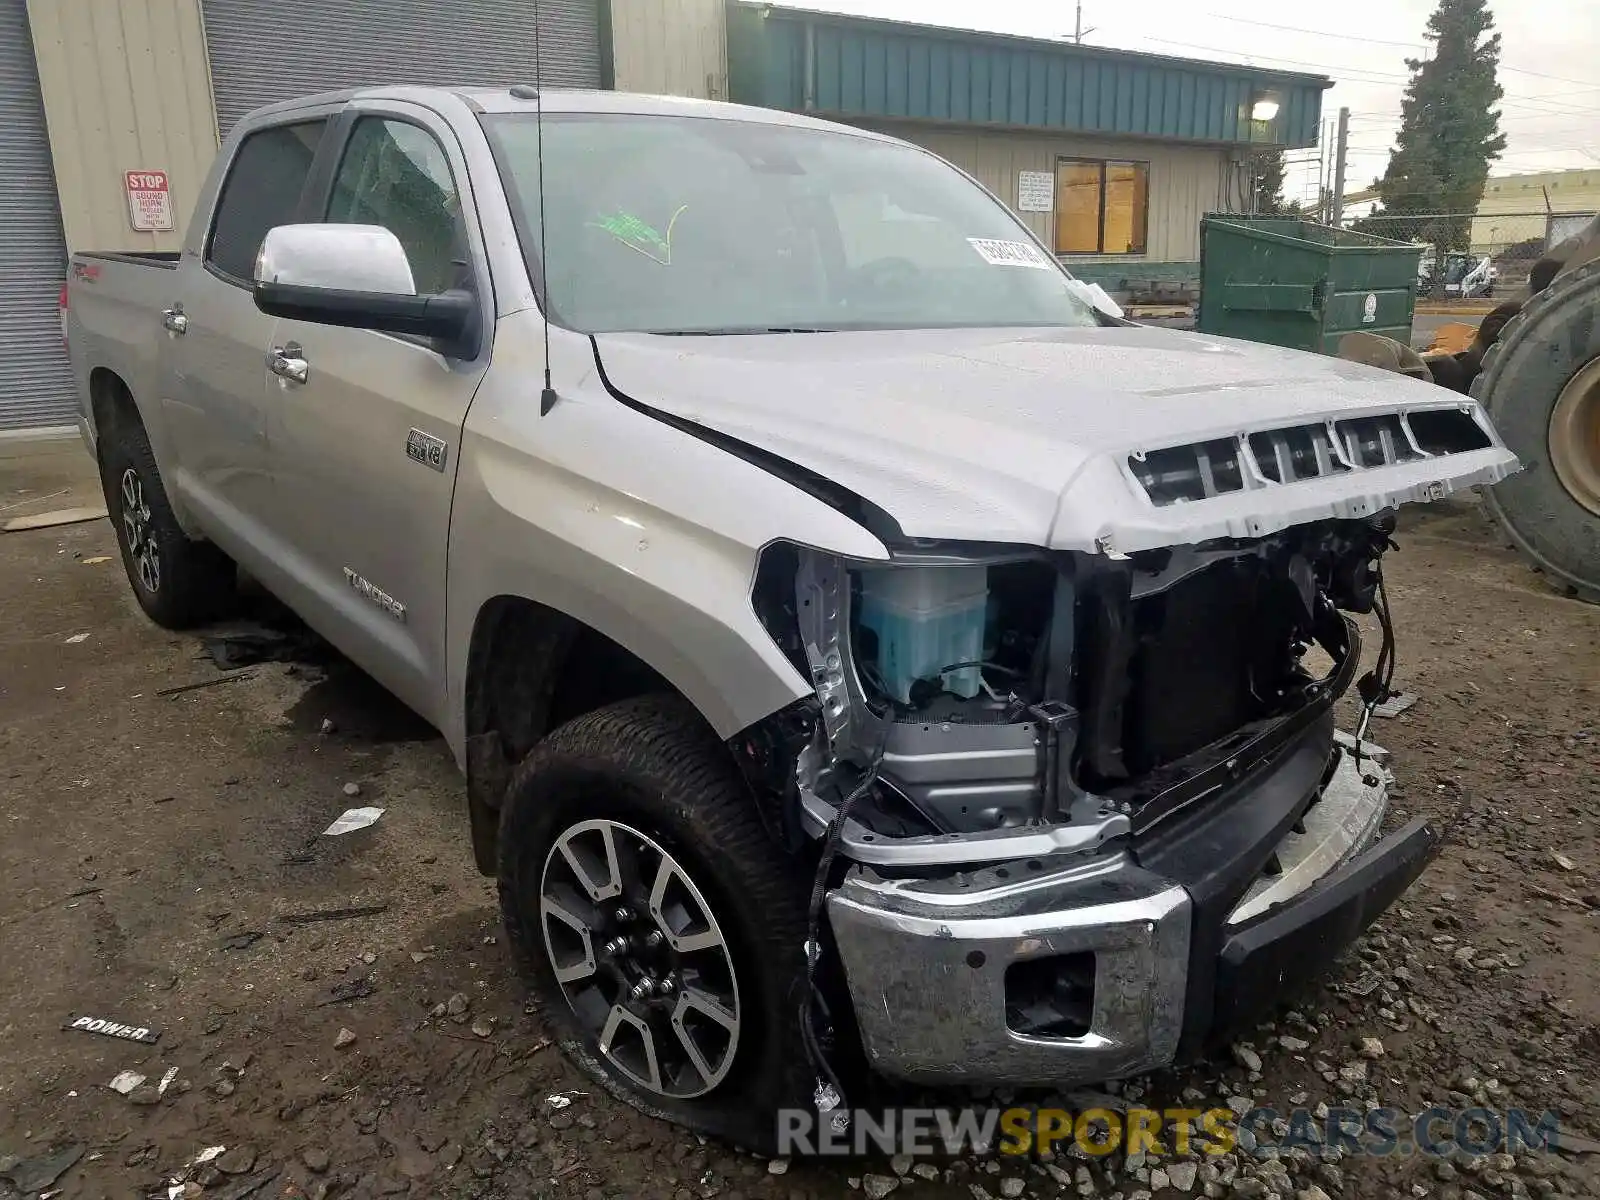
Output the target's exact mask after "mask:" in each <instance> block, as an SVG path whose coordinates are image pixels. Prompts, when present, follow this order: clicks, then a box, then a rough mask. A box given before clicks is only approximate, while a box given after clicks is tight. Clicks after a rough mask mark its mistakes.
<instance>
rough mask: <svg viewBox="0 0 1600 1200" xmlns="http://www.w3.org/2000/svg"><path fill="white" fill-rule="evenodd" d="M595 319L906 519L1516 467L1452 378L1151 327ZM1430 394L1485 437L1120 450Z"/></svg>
mask: <svg viewBox="0 0 1600 1200" xmlns="http://www.w3.org/2000/svg"><path fill="white" fill-rule="evenodd" d="M594 340H595V347H596V354H597V357H598V360H599V363H600V366H601V369H602V371H603V372H604V376H605V380H606V383H607V386H608V387H609V388H610V389H611V390H612V391H614V392H616V393H618V394H620V395H621V396H623V397H625V398H626V399H628V400H630V401H632V402H634V403H636V404H639V405H642V406H645V407H646V408H649V409H654V410H657V411H658V412H659V413H662V414H666V415H669V416H670V417H672V418H675V419H676V420H678V421H680V422H682V421H686V422H691V423H693V424H695V425H700V426H703V427H706V428H708V429H710V430H713V431H715V432H716V433H717V434H720V435H722V436H723V437H725V438H732V439H735V440H737V441H739V442H743V443H746V444H748V445H750V446H752V447H755V448H757V449H758V450H761V451H764V452H766V453H767V454H771V455H775V456H777V457H779V458H782V459H785V460H787V461H789V462H791V463H794V464H796V465H798V466H800V467H803V468H805V469H807V470H809V471H811V472H814V473H816V474H818V475H821V476H823V477H824V478H827V479H829V480H832V481H833V482H835V483H837V484H839V485H841V486H843V487H845V488H848V489H850V490H851V491H852V492H854V493H856V494H857V495H859V496H861V497H862V498H863V499H865V500H868V501H870V502H871V503H873V504H875V505H876V506H878V507H879V508H881V509H883V510H884V511H885V512H887V513H888V514H889V515H890V516H891V517H893V518H894V519H895V520H896V521H897V522H898V523H899V525H900V528H901V530H902V531H903V532H904V533H905V534H906V536H908V537H911V538H919V539H920V538H930V539H952V540H970V541H991V542H1013V543H1018V544H1025V545H1035V546H1049V547H1055V548H1060V549H1072V550H1086V551H1092V550H1097V549H1098V550H1101V551H1108V552H1111V553H1119V552H1131V551H1134V550H1140V549H1148V548H1151V547H1155V546H1167V545H1179V544H1185V543H1192V542H1197V541H1203V540H1207V539H1210V538H1214V537H1222V536H1233V537H1248V536H1260V535H1263V534H1266V533H1269V532H1272V531H1274V530H1277V529H1282V528H1285V527H1287V526H1289V525H1294V524H1300V523H1303V522H1305V521H1310V520H1317V519H1322V518H1326V517H1333V516H1340V517H1350V516H1360V515H1365V514H1370V513H1371V512H1373V511H1375V510H1376V509H1379V508H1384V507H1389V506H1391V505H1394V504H1399V503H1402V502H1404V501H1407V500H1416V499H1437V498H1439V497H1440V496H1442V495H1444V494H1447V493H1448V492H1450V491H1453V490H1455V489H1457V488H1460V487H1466V486H1470V485H1472V484H1476V483H1485V482H1493V481H1494V480H1496V479H1499V478H1501V477H1503V476H1504V475H1506V474H1509V473H1510V472H1511V471H1512V470H1514V469H1515V467H1516V459H1515V457H1514V456H1513V455H1511V453H1510V452H1509V451H1507V450H1505V448H1504V447H1503V446H1502V445H1501V444H1500V441H1499V439H1498V437H1496V436H1495V435H1494V434H1493V432H1492V431H1490V430H1489V426H1488V423H1487V420H1486V419H1485V418H1483V416H1482V415H1481V412H1479V410H1478V409H1477V406H1476V404H1475V403H1473V402H1472V401H1469V400H1467V399H1466V398H1465V397H1463V396H1458V395H1456V394H1454V393H1451V392H1446V391H1443V390H1442V389H1439V388H1437V387H1435V386H1433V385H1431V384H1425V383H1420V382H1417V381H1415V380H1412V379H1408V378H1406V377H1404V376H1401V375H1397V374H1393V373H1390V372H1385V371H1381V370H1378V369H1376V368H1372V367H1367V366H1363V365H1361V364H1358V363H1351V362H1345V361H1342V360H1340V359H1336V358H1330V357H1325V356H1322V355H1315V354H1306V353H1301V352H1299V351H1294V350H1285V349H1282V348H1279V347H1275V346H1264V345H1258V344H1255V343H1251V342H1241V341H1236V340H1233V339H1230V338H1218V337H1210V336H1205V335H1199V334H1191V333H1183V332H1178V331H1175V330H1164V329H1155V328H1150V327H1147V326H1124V327H1110V328H1093V329H999V330H995V329H989V330H911V331H893V332H848V333H790V334H770V335H768V334H762V335H709V336H705V335H689V336H676V335H673V336H668V335H651V334H601V335H597V336H596V337H595V339H594ZM1440 407H1445V408H1469V409H1470V411H1471V412H1472V414H1473V416H1474V418H1475V419H1476V420H1477V422H1478V423H1479V424H1480V425H1481V426H1482V428H1483V430H1484V431H1485V433H1486V435H1487V442H1488V445H1487V446H1486V447H1482V448H1478V449H1475V450H1470V451H1467V452H1465V453H1460V454H1451V455H1448V456H1445V457H1426V458H1424V459H1423V460H1422V461H1413V462H1404V463H1397V464H1393V465H1388V466H1381V467H1374V468H1370V469H1354V470H1348V471H1345V472H1344V473H1342V474H1339V475H1332V476H1328V477H1325V478H1314V479H1304V480H1300V481H1297V482H1292V483H1287V484H1276V483H1272V482H1271V481H1270V480H1267V479H1265V478H1260V477H1259V476H1258V477H1257V478H1255V480H1254V481H1253V482H1250V483H1249V484H1248V486H1247V487H1246V488H1244V489H1243V490H1240V491H1236V492H1233V493H1229V494H1220V495H1214V496H1210V497H1208V498H1206V499H1202V500H1195V501H1190V502H1184V503H1178V504H1167V505H1165V506H1163V505H1161V504H1159V503H1156V502H1154V501H1152V499H1151V497H1150V496H1149V495H1148V494H1147V493H1146V491H1145V489H1144V488H1143V487H1142V486H1141V485H1140V483H1139V482H1138V480H1137V479H1136V478H1135V477H1134V475H1133V473H1132V470H1131V464H1130V456H1142V455H1144V454H1145V453H1146V452H1148V451H1151V450H1158V449H1165V448H1169V447H1178V446H1186V445H1191V444H1195V443H1201V442H1208V441H1214V440H1216V439H1229V440H1236V439H1238V438H1240V437H1241V436H1242V435H1248V434H1249V433H1252V432H1257V431H1267V430H1277V429H1284V428H1289V427H1295V426H1305V425H1312V424H1323V425H1325V424H1326V423H1327V422H1330V421H1335V420H1340V419H1344V418H1350V417H1361V416H1372V415H1376V414H1382V413H1396V412H1412V411H1416V410H1421V409H1436V408H1440ZM1135 461H1137V460H1135Z"/></svg>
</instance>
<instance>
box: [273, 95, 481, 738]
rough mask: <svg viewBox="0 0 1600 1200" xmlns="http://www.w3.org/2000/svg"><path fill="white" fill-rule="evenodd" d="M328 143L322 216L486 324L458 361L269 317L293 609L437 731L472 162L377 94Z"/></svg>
mask: <svg viewBox="0 0 1600 1200" xmlns="http://www.w3.org/2000/svg"><path fill="white" fill-rule="evenodd" d="M358 105H359V102H358ZM335 136H336V137H341V138H342V145H341V146H339V147H338V148H337V150H336V154H335V161H336V163H337V165H336V166H335V168H334V169H333V172H332V176H331V180H330V183H329V186H328V190H327V194H326V197H325V200H324V201H323V203H322V205H321V214H320V219H321V220H324V221H327V222H334V223H346V224H363V225H378V226H382V227H384V228H386V229H388V230H389V231H390V232H392V233H393V234H394V235H395V236H396V238H398V240H399V242H400V244H401V246H402V247H403V248H404V249H405V251H406V257H407V259H408V260H409V262H410V266H411V273H412V277H413V281H414V284H415V288H416V292H417V293H418V294H419V295H420V294H434V293H439V292H444V291H449V290H452V289H465V290H466V291H468V292H470V293H472V295H473V296H474V297H476V299H477V300H478V301H479V303H480V306H481V312H482V316H481V317H480V319H479V320H478V328H479V329H480V330H482V331H483V333H482V335H481V336H480V337H479V338H478V339H477V340H478V346H477V348H476V350H475V351H474V352H473V357H471V358H466V359H463V358H460V357H455V356H453V354H452V352H447V351H444V350H441V348H440V347H438V346H436V345H434V344H432V343H430V342H429V341H428V340H426V339H423V338H419V337H413V336H409V335H403V334H389V333H379V332H375V331H373V330H369V329H351V328H341V327H337V326H333V325H324V324H318V323H314V322H311V321H303V320H292V319H287V318H284V319H280V320H279V321H278V322H277V325H276V327H275V329H274V332H273V349H272V351H271V354H272V355H273V356H274V363H275V365H274V366H273V372H274V377H273V382H272V384H271V387H270V399H269V403H268V407H269V410H270V414H271V439H270V442H271V447H272V450H271V453H272V458H273V473H274V477H275V480H276V483H277V488H278V496H279V499H280V503H279V512H280V514H281V519H282V520H283V521H284V522H285V524H286V525H287V527H288V528H289V529H290V530H292V531H293V537H291V538H286V539H285V540H286V542H288V543H289V544H290V545H291V546H292V547H293V551H294V561H293V562H292V564H290V565H289V571H290V574H291V575H292V577H293V578H292V584H291V586H292V587H293V589H294V591H295V592H296V595H295V596H294V597H293V598H292V599H291V603H292V604H294V606H295V607H296V608H297V609H298V610H299V611H301V612H302V613H303V614H304V615H305V616H306V617H307V620H308V621H310V623H311V624H312V625H313V626H314V627H315V628H317V629H318V630H319V631H320V632H322V633H323V634H324V636H326V637H327V638H328V639H329V640H330V641H332V642H333V643H334V644H335V645H336V646H338V647H339V648H340V649H341V650H343V651H344V652H345V653H346V654H348V655H349V656H350V657H351V658H352V659H354V660H355V661H356V662H357V663H359V664H360V665H361V666H362V667H364V668H365V669H366V670H367V671H368V672H370V673H371V674H372V675H373V676H375V677H376V678H377V679H378V680H379V682H381V683H383V684H384V685H385V686H386V687H388V688H389V689H390V690H391V691H393V692H394V693H395V694H396V695H397V696H399V697H400V698H401V699H402V700H404V701H405V702H406V703H407V704H409V705H410V706H411V707H412V708H414V709H416V710H417V711H418V712H419V713H421V714H422V715H423V716H425V717H427V718H428V719H429V720H431V721H433V722H434V723H436V724H437V723H438V721H439V720H440V719H441V715H442V706H443V702H444V677H445V674H444V651H445V648H444V638H445V549H446V543H447V540H448V534H449V527H450V502H451V494H452V491H453V488H454V484H455V472H456V462H457V450H458V448H459V445H460V435H461V427H462V423H463V421H464V420H465V418H466V413H467V406H468V405H469V404H470V403H471V401H472V397H473V394H474V393H475V392H476V391H477V389H478V385H479V383H480V382H481V381H482V379H483V375H484V372H485V370H486V369H487V367H488V363H489V342H490V336H489V334H490V332H491V331H492V330H493V322H492V317H491V315H490V305H489V299H490V296H489V286H488V274H487V270H486V262H485V260H484V256H483V248H482V246H481V243H480V242H479V241H478V240H477V235H476V232H475V231H474V230H469V228H468V225H467V222H465V221H464V220H463V218H462V213H463V211H464V210H470V199H468V198H467V197H466V196H465V195H464V193H463V190H462V189H463V185H464V180H465V178H466V171H465V163H464V161H463V159H462V156H461V152H460V148H459V146H458V145H457V144H456V142H455V139H454V136H453V135H452V133H451V132H450V129H449V127H448V125H446V124H445V123H444V122H442V121H439V120H438V119H437V118H436V117H434V116H433V115H432V114H431V113H429V112H427V110H423V109H415V108H412V107H411V106H407V105H396V104H389V103H385V104H384V105H383V106H381V107H375V108H367V109H363V108H360V107H357V108H356V109H355V110H354V111H353V112H352V111H347V113H346V117H345V119H344V120H342V121H341V122H340V129H339V132H338V134H336V135H335ZM313 219H318V218H313ZM454 353H460V351H455V352H454ZM279 362H283V363H288V364H292V365H291V366H290V367H288V368H282V369H280V367H279V366H278V365H276V364H277V363H279Z"/></svg>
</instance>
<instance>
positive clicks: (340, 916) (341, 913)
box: [277, 904, 389, 925]
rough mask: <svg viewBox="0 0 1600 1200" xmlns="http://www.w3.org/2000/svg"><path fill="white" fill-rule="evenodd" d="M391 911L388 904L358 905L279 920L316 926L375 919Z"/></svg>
mask: <svg viewBox="0 0 1600 1200" xmlns="http://www.w3.org/2000/svg"><path fill="white" fill-rule="evenodd" d="M388 911H389V906H388V905H387V904H356V905H351V906H349V907H346V908H319V909H313V910H312V911H310V912H292V913H279V914H278V918H277V919H278V920H279V921H281V922H283V923H284V924H285V925H314V924H317V923H319V922H322V921H350V920H354V919H355V918H357V917H375V916H377V915H378V914H379V913H385V912H388Z"/></svg>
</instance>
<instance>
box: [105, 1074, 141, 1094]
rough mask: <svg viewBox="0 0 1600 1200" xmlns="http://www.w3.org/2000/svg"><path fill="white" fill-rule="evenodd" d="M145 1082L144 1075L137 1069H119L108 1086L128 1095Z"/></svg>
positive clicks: (118, 1092) (114, 1090)
mask: <svg viewBox="0 0 1600 1200" xmlns="http://www.w3.org/2000/svg"><path fill="white" fill-rule="evenodd" d="M143 1082H144V1076H143V1075H141V1074H139V1072H137V1071H118V1072H117V1073H116V1074H115V1075H113V1076H112V1077H111V1082H110V1083H108V1084H106V1086H107V1087H108V1088H110V1089H111V1090H112V1091H113V1092H116V1093H117V1094H118V1095H122V1096H126V1095H127V1094H128V1093H129V1092H131V1091H133V1089H134V1088H136V1087H138V1086H139V1085H140V1084H141V1083H143Z"/></svg>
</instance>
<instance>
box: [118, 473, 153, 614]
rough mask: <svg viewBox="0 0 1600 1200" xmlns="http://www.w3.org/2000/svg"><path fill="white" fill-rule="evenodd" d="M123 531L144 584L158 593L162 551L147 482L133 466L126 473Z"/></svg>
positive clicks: (151, 592) (135, 567)
mask: <svg viewBox="0 0 1600 1200" xmlns="http://www.w3.org/2000/svg"><path fill="white" fill-rule="evenodd" d="M122 531H123V535H124V536H125V537H126V539H127V542H128V555H129V557H130V558H132V559H133V567H134V570H135V572H136V573H137V574H138V576H139V582H140V584H142V585H143V586H144V590H145V591H147V592H149V593H150V594H151V595H155V594H156V593H157V592H159V591H160V590H161V553H160V550H159V549H158V548H157V546H156V539H155V530H154V529H153V528H152V525H151V521H150V504H149V502H148V501H147V500H146V499H145V495H144V483H143V481H142V480H140V478H139V472H138V471H137V470H135V469H134V468H133V467H129V468H128V469H127V470H125V471H124V472H123V473H122Z"/></svg>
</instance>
